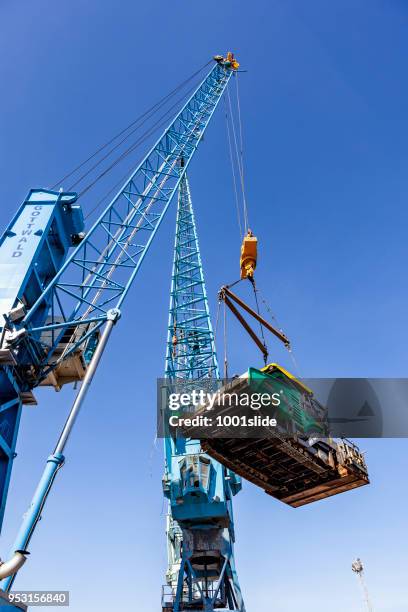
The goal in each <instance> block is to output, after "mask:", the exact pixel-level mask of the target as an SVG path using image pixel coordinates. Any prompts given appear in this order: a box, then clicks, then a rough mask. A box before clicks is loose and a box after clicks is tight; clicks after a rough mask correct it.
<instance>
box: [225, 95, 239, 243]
mask: <svg viewBox="0 0 408 612" xmlns="http://www.w3.org/2000/svg"><path fill="white" fill-rule="evenodd" d="M224 104H225V125H226V127H227V140H228V150H229V157H230V162H231V172H232V183H233V185H234V195H235V207H236V210H237V219H238V228H239V237H240V239H241V238H242V236H243V231H242V222H241V212H240V209H239V199H238V189H237V179H236V174H235V164H234V156H233V152H232V142H231V130H230V126H229V123H228V107H227V100H226V98H225V97H224Z"/></svg>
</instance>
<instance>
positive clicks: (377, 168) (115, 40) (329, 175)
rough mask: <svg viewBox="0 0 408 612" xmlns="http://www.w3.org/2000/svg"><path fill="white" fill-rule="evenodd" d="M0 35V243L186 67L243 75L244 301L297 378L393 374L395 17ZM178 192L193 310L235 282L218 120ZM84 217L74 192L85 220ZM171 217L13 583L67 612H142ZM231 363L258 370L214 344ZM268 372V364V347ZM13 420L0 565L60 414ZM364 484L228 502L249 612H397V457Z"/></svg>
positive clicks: (401, 447)
mask: <svg viewBox="0 0 408 612" xmlns="http://www.w3.org/2000/svg"><path fill="white" fill-rule="evenodd" d="M0 10H1V20H0V31H1V35H0V76H1V82H2V93H1V97H0V109H1V115H0V116H1V122H0V130H1V145H0V168H1V177H2V180H1V182H0V191H1V208H0V220H1V223H2V225H3V226H5V225H6V223H7V222H8V221H9V219H10V217H11V215H12V214H13V212H14V211H15V209H16V208H17V206H18V205H19V204H20V202H21V201H22V200H23V198H24V196H25V195H26V193H27V191H28V189H29V188H31V187H40V186H47V185H49V184H52V183H53V182H54V181H55V180H56V179H58V177H59V176H61V175H63V174H64V173H65V171H66V170H69V169H70V168H71V167H72V166H74V165H75V164H76V163H77V162H78V161H81V160H82V159H83V158H84V157H86V156H87V155H88V154H89V153H91V152H92V151H93V150H94V149H95V148H96V147H97V146H98V145H99V144H100V143H102V142H104V141H105V140H106V139H108V138H109V137H110V136H111V135H113V134H115V133H116V132H118V131H119V130H120V129H121V128H122V127H123V126H124V125H126V124H127V123H129V122H130V121H131V120H132V119H134V118H135V117H136V116H137V115H138V114H140V112H142V111H143V110H145V109H146V108H148V107H149V106H151V105H152V104H153V103H155V102H156V101H157V100H158V99H159V98H161V97H162V96H163V95H164V94H165V93H167V92H168V91H169V90H170V89H172V88H173V87H174V86H176V85H177V84H178V83H180V82H181V81H182V80H183V79H184V78H186V77H188V76H189V75H190V74H191V73H192V72H193V71H194V70H195V69H196V68H197V67H199V66H201V65H202V64H204V62H205V61H207V59H209V58H210V57H211V56H212V55H213V54H214V53H219V52H224V51H226V50H227V49H233V50H234V51H235V52H236V54H237V56H238V58H239V60H240V61H241V64H242V67H243V68H244V69H245V70H247V72H245V73H243V74H242V75H241V76H240V92H241V106H242V116H243V123H244V140H245V159H246V183H247V195H248V202H249V216H250V223H251V226H252V227H253V230H254V231H255V233H256V234H257V235H258V238H259V243H260V257H259V268H258V276H257V278H258V284H259V286H260V287H261V288H262V291H263V293H264V295H265V296H266V297H267V298H268V301H269V302H270V303H271V305H272V309H273V311H274V313H275V314H276V315H277V316H278V319H279V321H280V323H281V325H282V327H283V328H284V329H285V331H286V333H287V334H288V336H289V337H290V338H291V339H292V341H293V345H294V353H295V357H296V360H297V363H298V365H299V371H300V373H301V374H302V375H304V376H317V377H323V376H370V377H374V376H384V377H386V376H388V377H394V376H395V377H397V376H406V373H407V356H406V355H407V353H406V346H407V344H408V328H407V325H406V320H407V317H406V312H407V308H406V304H407V301H408V289H407V283H406V261H407V258H408V243H407V240H406V232H407V229H406V228H407V221H408V218H407V217H408V213H407V206H406V199H407V194H408V173H407V165H408V151H407V142H408V121H407V111H406V109H407V106H408V104H407V103H408V85H407V79H406V57H407V51H408V42H407V37H406V29H407V25H408V9H407V6H406V3H405V2H403V1H402V0H388V1H387V2H385V1H384V0H382V1H380V0H370V1H369V0H332V1H331V2H330V3H329V2H326V1H325V0H310V1H309V2H307V3H306V2H302V1H301V0H268V1H259V0H253V1H252V2H241V3H238V2H231V1H230V0H226V1H225V2H222V3H219V2H214V1H213V0H209V1H207V2H206V3H197V2H189V3H188V2H184V1H183V0H176V1H175V2H172V3H170V2H163V1H162V0H158V1H157V2H155V3H135V2H130V1H128V0H123V1H122V2H121V3H117V2H113V1H110V0H109V1H108V0H99V1H96V0H88V2H86V3H84V2H81V1H80V0H71V1H70V2H60V3H58V4H56V3H53V2H50V1H48V0H37V2H35V3H33V2H28V1H26V0H22V1H21V2H19V3H13V2H11V1H10V0H3V2H2V4H1V9H0ZM190 183H191V191H192V196H193V200H194V203H195V209H196V216H197V224H198V230H199V233H200V240H201V248H202V256H203V262H204V266H205V273H206V279H207V285H208V293H209V296H210V301H211V306H212V309H213V312H214V313H215V304H216V294H217V289H218V288H219V286H220V285H221V284H222V283H224V282H226V281H230V280H232V279H234V278H235V277H236V276H237V267H238V261H239V243H240V237H239V233H238V230H237V223H236V217H235V211H234V200H233V190H232V183H231V170H230V167H229V161H228V157H227V143H226V129H225V120H224V116H223V112H222V111H221V110H220V111H219V112H217V114H216V116H215V117H214V119H213V121H212V124H211V126H210V127H209V130H208V132H207V135H206V138H205V141H204V142H203V143H202V145H201V148H200V150H199V152H198V153H197V156H196V159H195V160H194V162H193V164H192V165H191V172H190ZM94 203H95V199H94V196H93V194H92V192H90V193H89V194H88V195H87V196H86V198H84V201H83V202H82V204H83V207H84V210H85V211H86V210H90V209H91V208H92V205H93V204H94ZM174 216H175V209H174V207H173V209H172V210H171V211H170V212H169V214H168V217H167V219H166V221H165V223H164V224H163V226H162V228H161V229H160V232H159V234H158V236H157V239H156V243H155V245H154V248H153V249H152V250H151V252H150V253H149V256H148V258H147V259H146V262H145V264H144V267H143V269H142V270H141V273H140V275H139V278H138V279H137V281H136V283H135V286H134V288H133V290H132V292H131V295H130V296H129V298H128V301H127V303H126V305H125V308H124V311H123V318H122V320H121V322H120V324H119V325H118V326H117V328H116V329H115V333H114V335H113V337H112V340H111V343H110V347H109V351H108V352H107V353H106V355H105V357H104V359H103V362H102V364H101V367H100V369H99V372H98V374H97V376H96V378H95V381H94V385H93V389H92V392H91V393H90V395H89V398H88V400H87V403H86V406H85V409H84V412H83V414H82V415H81V418H80V421H79V423H78V427H77V429H76V431H75V434H74V436H73V438H72V441H71V442H70V445H69V448H68V449H67V453H66V455H67V464H66V466H65V467H64V469H63V471H62V472H61V473H60V474H59V476H58V479H57V482H56V484H55V487H54V490H53V492H52V494H51V496H50V498H49V501H48V503H47V508H46V511H45V514H44V519H43V521H42V522H41V524H40V525H39V527H38V529H37V533H36V535H35V537H34V538H33V540H32V544H31V550H32V557H31V558H30V560H29V562H28V563H27V566H26V568H25V569H24V570H23V571H22V572H21V576H20V578H19V581H18V583H17V582H16V587H17V586H18V587H20V588H25V589H69V590H70V591H71V609H72V610H73V611H74V612H85V611H88V610H94V609H95V610H96V609H98V610H100V611H101V612H105V611H108V610H111V609H112V606H113V603H112V601H113V598H114V599H115V601H116V603H115V609H120V608H121V607H122V608H124V609H125V608H126V609H140V610H143V611H144V612H154V611H156V610H158V609H159V605H160V589H161V584H162V583H163V582H164V571H165V564H166V552H165V538H164V510H165V506H164V503H163V500H162V494H161V483H160V479H161V473H162V448H161V443H160V442H158V443H157V444H156V445H155V444H154V436H155V379H156V377H157V376H160V375H161V374H162V371H163V362H164V350H165V337H166V326H167V307H168V291H169V283H170V270H171V259H172V252H171V251H172V244H173V235H172V233H173V228H174ZM230 331H231V339H230V362H231V368H232V370H233V371H236V372H240V371H243V370H245V369H246V368H247V367H248V366H249V365H257V364H258V363H259V361H260V359H259V356H258V355H257V353H256V352H255V350H253V349H252V347H250V346H249V345H248V343H247V340H246V338H245V337H244V336H243V335H242V333H241V332H240V330H239V329H238V328H237V327H234V326H231V329H230ZM272 347H273V356H274V358H275V359H276V360H278V361H280V362H281V363H283V365H286V366H287V367H289V368H290V367H291V366H292V364H291V362H290V360H289V359H288V357H287V354H285V353H284V352H282V351H281V349H280V348H279V347H278V346H276V345H274V344H273V343H271V348H272ZM36 395H37V398H38V401H39V405H38V406H37V407H35V408H31V407H30V408H26V411H25V414H24V417H23V420H22V425H21V431H20V437H19V443H18V458H17V459H16V462H15V469H14V475H13V481H12V486H11V491H10V496H9V505H8V510H7V513H6V520H5V528H4V532H3V537H2V544H1V554H2V556H6V555H7V551H8V550H9V547H10V546H11V543H12V541H13V538H14V536H15V534H16V530H17V528H18V526H19V523H20V519H21V515H22V513H23V512H24V511H25V509H26V507H27V506H28V503H29V501H30V499H31V495H32V492H33V490H34V487H35V485H36V483H37V480H38V478H39V476H40V473H41V471H42V467H43V464H44V461H45V458H46V457H47V455H48V454H49V453H50V452H51V450H52V448H53V446H54V442H55V440H56V437H57V434H58V432H59V429H60V427H61V425H62V423H63V421H64V417H65V415H66V413H67V410H68V408H69V405H70V402H71V401H72V398H73V390H72V389H64V390H63V391H62V392H61V393H60V394H58V395H57V394H55V393H54V392H53V391H51V390H39V391H37V393H36ZM362 447H363V449H364V450H365V451H366V452H367V455H366V456H367V462H368V465H369V469H370V474H371V478H372V484H371V485H370V487H365V488H363V489H361V490H358V491H354V492H351V493H348V494H345V495H341V496H337V497H334V498H332V499H329V500H326V501H324V502H319V503H317V504H314V505H311V506H308V507H305V508H301V509H297V510H293V509H291V508H289V507H286V506H284V505H283V504H279V502H277V501H275V500H273V499H272V498H269V497H268V496H266V495H265V494H264V493H263V492H262V491H259V490H257V489H256V488H255V487H253V486H252V485H249V484H247V483H245V486H244V490H243V492H242V493H241V494H240V495H239V496H238V497H237V498H236V503H235V517H236V531H237V545H236V556H237V565H238V570H239V575H240V581H241V586H242V590H243V593H244V596H245V599H246V604H247V609H248V610H249V612H251V611H252V612H253V611H255V610H260V609H266V610H274V612H293V611H294V610H298V609H300V608H301V609H302V610H303V611H304V612H312V611H313V612H316V611H317V612H327V611H328V610H330V612H340V611H343V610H345V609H347V610H350V611H352V612H358V611H359V610H361V609H362V603H361V595H360V592H359V589H358V584H357V581H356V578H355V576H354V575H353V574H352V572H351V568H350V565H351V561H352V560H353V558H354V557H356V556H361V558H362V559H363V560H364V561H365V563H366V566H367V582H368V585H369V589H370V592H371V595H372V599H373V602H374V609H375V610H376V611H377V610H378V611H384V612H391V611H392V612H402V611H403V610H407V609H408V593H407V588H406V569H407V563H406V550H407V546H408V541H407V536H406V533H407V529H406V510H405V508H406V504H407V501H408V499H407V498H408V496H407V486H406V473H407V468H408V465H407V458H406V456H407V450H408V447H407V442H406V440H366V441H363V442H362Z"/></svg>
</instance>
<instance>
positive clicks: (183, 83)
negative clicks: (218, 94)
mask: <svg viewBox="0 0 408 612" xmlns="http://www.w3.org/2000/svg"><path fill="white" fill-rule="evenodd" d="M210 63H211V60H209V61H208V62H206V63H205V64H204V65H203V66H202V67H201V68H199V69H198V70H196V71H195V72H194V73H193V74H192V75H191V76H190V77H188V78H187V79H185V80H184V81H182V82H181V83H180V84H179V85H177V87H175V88H174V89H172V90H171V91H170V92H169V93H168V94H166V95H165V96H164V97H163V98H161V99H160V100H159V101H158V102H156V103H155V104H153V106H151V107H150V108H149V109H147V110H146V111H145V112H144V113H142V114H141V115H139V117H137V118H136V119H134V120H133V121H132V122H131V123H129V125H127V126H126V127H125V128H123V129H122V130H120V132H118V133H117V134H116V135H115V136H113V137H112V138H111V139H109V140H108V141H107V142H105V143H104V144H102V145H101V146H100V147H99V148H98V149H97V150H96V151H95V152H94V153H92V155H90V156H89V157H87V158H86V159H85V160H84V161H82V162H81V163H80V164H78V166H76V167H75V168H73V169H72V170H70V172H68V173H67V174H65V175H64V176H63V177H62V178H61V179H59V180H58V181H56V182H55V183H54V184H53V185H52V186H51V187H50V189H56V187H57V186H58V185H60V184H61V183H63V182H64V181H65V180H67V179H68V178H70V177H71V176H72V175H73V174H75V172H77V171H78V170H80V169H81V168H83V166H85V165H86V164H87V163H88V162H90V161H91V160H92V159H94V157H96V156H97V155H98V154H99V153H101V152H102V151H103V150H104V149H106V147H108V146H109V145H111V144H112V143H113V142H114V141H115V140H117V139H118V138H120V136H122V135H123V134H125V133H126V132H127V131H128V130H129V129H130V128H132V127H133V126H134V125H135V124H136V123H138V122H139V121H141V120H142V119H144V117H146V115H148V114H149V113H153V114H154V112H156V111H157V110H159V108H160V107H161V106H162V105H163V104H165V103H166V101H168V99H170V98H171V97H172V96H173V95H175V94H176V93H177V92H178V91H180V89H182V88H183V87H184V85H186V84H187V83H189V82H190V81H191V80H192V79H193V78H194V77H196V76H197V75H198V74H200V72H202V71H203V70H204V68H206V67H207V66H208V65H209V64H210ZM139 127H140V126H139ZM136 129H138V128H136Z"/></svg>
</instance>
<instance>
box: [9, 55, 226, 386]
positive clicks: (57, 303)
mask: <svg viewBox="0 0 408 612" xmlns="http://www.w3.org/2000/svg"><path fill="white" fill-rule="evenodd" d="M232 74H233V69H231V68H230V67H228V66H227V65H224V64H223V63H215V65H214V66H213V67H212V69H211V70H210V72H209V74H208V75H207V76H206V77H205V79H204V80H203V81H202V82H201V84H200V85H199V87H198V88H197V90H196V91H195V92H194V93H193V95H192V96H191V98H190V99H189V100H188V101H187V103H186V104H185V106H184V107H183V108H182V109H181V111H180V112H179V113H178V115H177V116H176V118H175V119H174V120H173V122H172V123H171V124H170V126H169V127H168V128H167V129H166V130H165V131H164V132H163V134H162V135H161V137H160V138H159V139H158V141H157V142H156V143H155V145H154V146H153V147H152V148H151V150H150V151H149V153H148V154H147V155H146V157H145V159H144V160H143V161H142V162H141V163H140V164H139V166H138V167H137V168H136V170H135V171H134V172H133V173H132V175H131V176H130V178H129V179H128V180H127V181H126V183H125V184H124V185H123V187H122V188H121V189H120V190H119V192H118V193H117V194H116V196H115V197H114V198H113V200H112V201H111V202H110V204H109V205H108V206H107V208H106V209H105V211H104V212H103V213H102V214H101V216H100V217H99V219H98V220H97V221H96V222H95V223H94V225H93V226H92V227H91V229H90V230H89V231H88V233H87V235H86V237H85V238H84V239H83V240H82V242H81V243H80V244H79V245H78V247H77V248H76V250H75V251H74V252H73V253H72V254H71V256H70V257H69V258H68V259H67V260H66V262H65V264H64V265H63V266H62V267H61V268H60V269H59V271H58V272H57V274H56V276H55V278H54V279H53V280H52V282H51V283H49V285H48V286H47V287H46V289H45V290H44V291H43V293H42V294H41V295H40V296H39V297H38V299H37V300H36V301H35V303H34V304H33V305H32V306H31V308H30V309H29V310H28V311H27V313H26V315H25V317H24V318H23V319H22V320H21V321H19V322H18V323H16V325H15V328H16V330H20V331H21V335H20V336H19V338H18V343H19V345H20V346H25V347H26V349H27V350H30V348H31V347H32V345H33V342H32V341H33V339H34V338H35V337H36V335H37V334H38V332H39V324H38V321H37V320H36V318H37V313H38V312H39V311H41V310H42V309H44V307H45V305H46V306H47V307H48V305H49V304H51V305H52V309H51V310H52V317H53V319H54V321H51V322H50V323H58V324H61V323H62V325H61V326H60V329H59V331H58V333H55V335H54V338H53V341H52V342H50V344H49V346H48V350H47V359H44V360H42V361H41V362H40V364H39V367H38V368H37V380H38V382H40V381H41V380H42V379H44V378H45V377H46V376H47V375H48V374H49V372H50V371H51V370H53V369H54V368H56V367H57V366H58V364H59V363H60V362H61V361H62V360H64V359H66V358H67V356H68V355H69V354H70V352H72V351H74V350H76V348H77V347H78V346H80V345H81V344H82V343H83V337H82V335H81V334H79V337H78V335H75V336H74V335H73V334H72V338H71V341H70V342H69V347H67V349H66V351H64V353H63V354H62V355H61V356H59V357H58V359H56V360H55V359H54V360H53V359H52V356H53V353H54V351H55V348H56V347H57V346H58V342H59V340H60V338H61V337H62V335H63V334H64V332H65V330H66V329H67V328H69V329H72V328H73V327H75V326H79V325H80V324H82V322H83V321H84V320H89V319H92V320H96V321H97V322H96V323H95V325H96V326H101V325H103V324H104V323H105V321H106V313H107V312H108V310H110V309H112V308H119V309H120V308H121V305H122V303H123V300H124V299H125V297H126V295H127V293H128V291H129V289H130V287H131V285H132V282H133V280H134V278H135V277H136V275H137V273H138V271H139V268H140V266H141V264H142V262H143V260H144V258H145V256H146V254H147V252H148V250H149V248H150V246H151V244H152V241H153V239H154V237H155V235H156V232H157V230H158V228H159V226H160V223H161V221H162V219H163V217H164V215H165V213H166V211H167V209H168V206H169V204H170V202H171V200H172V197H173V195H174V194H175V192H176V191H177V187H178V185H179V183H180V180H181V178H182V176H183V174H184V172H185V171H186V169H187V167H188V165H189V163H190V161H191V159H192V157H193V155H194V153H195V151H196V149H197V147H198V145H199V143H200V141H201V140H202V138H203V135H204V132H205V130H206V128H207V125H208V123H209V121H210V119H211V117H212V115H213V113H214V111H215V109H216V107H217V104H218V102H219V100H220V98H221V96H222V94H223V92H224V90H225V87H226V86H227V84H228V81H229V79H230V78H231V75H232ZM54 329H56V327H54Z"/></svg>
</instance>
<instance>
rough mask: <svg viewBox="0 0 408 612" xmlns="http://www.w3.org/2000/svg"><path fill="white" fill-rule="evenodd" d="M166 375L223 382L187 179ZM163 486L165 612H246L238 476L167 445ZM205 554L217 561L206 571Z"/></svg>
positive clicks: (183, 445)
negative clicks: (237, 553) (237, 523)
mask: <svg viewBox="0 0 408 612" xmlns="http://www.w3.org/2000/svg"><path fill="white" fill-rule="evenodd" d="M165 374H166V378H170V379H172V380H190V381H191V380H197V381H199V380H202V379H205V378H219V368H218V362H217V355H216V350H215V344H214V334H213V330H212V326H211V319H210V313H209V307H208V300H207V293H206V287H205V282H204V274H203V267H202V262H201V256H200V248H199V243H198V236H197V228H196V223H195V218H194V211H193V206H192V201H191V194H190V188H189V184H188V180H187V176H186V175H184V176H183V178H182V180H181V182H180V187H179V198H178V207H177V221H176V237H175V244H174V260H173V272H172V281H171V291H170V307H169V322H168V335H167V351H166V365H165ZM191 476H193V477H194V478H193V480H194V484H193V485H192V486H190V485H189V482H190V480H191ZM163 486H164V493H165V496H166V497H167V498H168V500H169V515H168V518H167V549H168V570H167V575H166V579H167V585H166V587H164V596H163V599H162V609H163V611H164V612H167V610H169V609H171V610H172V611H173V612H180V611H181V610H184V609H189V610H194V609H197V610H198V609H200V610H206V611H207V612H212V611H214V610H216V609H217V608H220V607H223V609H225V610H235V611H236V612H244V610H245V607H244V603H243V600H242V596H241V590H240V587H239V582H238V577H237V574H236V571H235V563H234V551H233V542H234V519H233V513H232V497H233V495H234V494H235V493H237V492H238V491H239V490H240V488H241V481H240V479H239V477H237V476H236V475H235V474H233V473H231V472H230V471H229V470H226V468H224V466H222V465H221V464H220V463H218V462H217V461H215V460H213V459H211V458H210V457H209V456H208V455H205V454H204V453H203V452H202V450H201V447H200V443H199V441H197V440H187V441H186V440H183V439H181V438H177V439H173V438H167V439H166V440H165V475H164V479H163ZM203 551H207V552H206V553H203ZM203 554H205V555H206V556H207V557H209V556H211V555H212V557H213V558H212V561H209V562H208V564H205V563H204V564H203V563H202V559H203ZM195 606H196V608H195Z"/></svg>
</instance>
